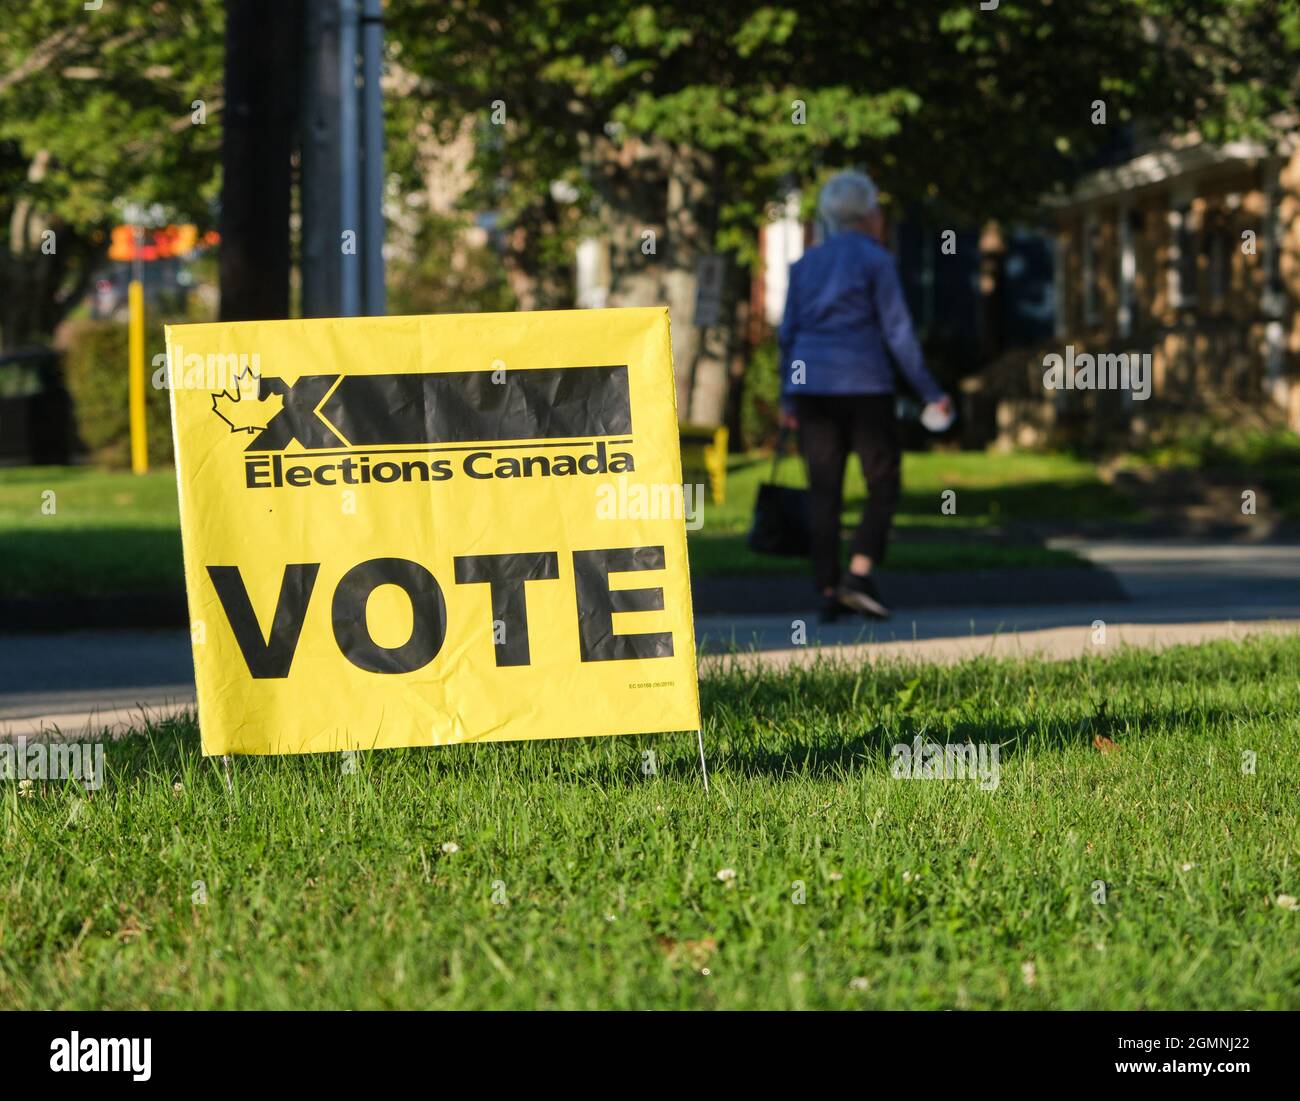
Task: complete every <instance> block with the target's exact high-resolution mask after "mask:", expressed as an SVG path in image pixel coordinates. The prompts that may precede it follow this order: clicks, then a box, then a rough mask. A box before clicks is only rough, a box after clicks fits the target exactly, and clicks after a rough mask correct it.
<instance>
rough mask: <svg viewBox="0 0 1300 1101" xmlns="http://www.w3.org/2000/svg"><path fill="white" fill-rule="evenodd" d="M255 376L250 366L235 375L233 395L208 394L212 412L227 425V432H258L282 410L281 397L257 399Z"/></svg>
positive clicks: (273, 396)
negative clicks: (210, 397)
mask: <svg viewBox="0 0 1300 1101" xmlns="http://www.w3.org/2000/svg"><path fill="white" fill-rule="evenodd" d="M258 381H259V380H258V376H257V375H255V374H254V373H253V370H252V368H251V367H245V368H244V370H243V371H242V372H241V373H240V374H238V375H236V376H235V392H234V393H233V394H231V393H229V392H228V391H226V390H222V391H221V392H220V393H216V394H213V395H212V411H213V412H214V413H216V415H217V416H218V417H220V418H221V419H222V420H223V421H225V422H226V423H227V424H228V425H230V431H231V432H249V433H252V432H261V431H262V430H263V429H264V428H266V426H267V425H268V424H270V423H271V421H272V420H273V419H274V418H275V416H276V414H277V413H279V412H280V410H281V409H283V408H284V397H283V396H282V395H281V394H271V395H270V396H269V397H266V398H258V396H257V391H258Z"/></svg>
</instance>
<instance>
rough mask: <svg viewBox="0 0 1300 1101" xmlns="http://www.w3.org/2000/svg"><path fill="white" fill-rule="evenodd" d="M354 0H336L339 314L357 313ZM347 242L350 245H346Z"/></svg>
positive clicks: (358, 235)
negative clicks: (341, 244) (340, 254)
mask: <svg viewBox="0 0 1300 1101" xmlns="http://www.w3.org/2000/svg"><path fill="white" fill-rule="evenodd" d="M359 14H360V13H359V12H358V10H357V0H339V155H340V159H339V206H340V208H341V210H340V213H341V215H342V229H343V232H344V233H349V232H350V233H351V237H350V238H348V239H347V240H345V245H344V249H343V288H342V301H341V303H340V310H339V312H340V314H341V315H342V316H344V317H355V316H357V315H358V314H359V313H360V312H361V254H360V248H361V241H360V240H359V239H360V238H362V237H363V236H364V235H363V233H362V226H361V126H360V122H361V119H360V103H359V102H358V101H359V98H360V97H359V96H358V95H357V45H358V42H357V37H358V26H357V23H358V17H359ZM348 241H350V246H349V244H348Z"/></svg>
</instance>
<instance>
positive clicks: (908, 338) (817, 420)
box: [781, 172, 952, 621]
mask: <svg viewBox="0 0 1300 1101" xmlns="http://www.w3.org/2000/svg"><path fill="white" fill-rule="evenodd" d="M818 210H819V213H820V214H821V216H822V220H823V222H824V223H825V225H826V226H827V227H828V231H829V236H828V237H827V238H826V240H825V241H824V242H823V243H822V244H820V245H818V246H816V247H815V248H812V249H810V250H809V251H808V252H806V253H805V254H804V256H803V257H802V258H801V259H800V260H799V261H797V262H796V263H795V264H794V265H793V266H792V267H791V268H790V282H789V289H788V290H787V292H786V303H785V319H784V321H783V322H782V324H781V361H782V372H783V379H782V387H781V398H782V424H783V425H784V426H785V427H787V428H797V429H798V431H799V448H800V450H801V451H802V453H803V456H804V462H805V464H806V465H807V468H808V484H809V487H810V490H811V513H812V516H811V520H812V532H811V535H812V561H813V573H814V578H815V581H816V583H817V587H818V588H819V589H820V590H821V593H822V597H823V606H822V619H823V621H831V620H834V619H835V618H837V617H838V615H839V614H840V612H841V611H843V610H844V609H846V608H847V609H849V610H851V611H854V612H858V613H861V614H863V615H867V616H871V617H873V618H877V619H887V618H888V617H889V614H890V612H889V609H888V608H887V607H886V606H885V603H884V601H883V600H882V599H881V597H880V593H879V591H878V590H877V588H876V586H875V583H874V582H873V580H872V577H871V571H872V569H873V568H874V567H876V566H878V565H880V563H881V562H882V561H883V560H884V557H885V549H886V547H887V545H888V541H889V529H890V526H891V525H892V523H893V519H894V509H895V508H896V507H897V505H898V493H899V465H900V452H899V443H898V425H897V423H896V420H895V415H894V390H895V386H894V372H893V370H892V368H891V365H890V359H889V356H890V355H892V356H893V359H894V361H895V362H896V363H897V365H898V367H899V369H900V371H901V372H902V375H903V378H904V379H905V380H906V382H907V384H908V385H909V386H910V387H911V388H912V389H913V390H914V391H916V393H917V394H918V395H919V396H920V397H921V399H922V400H924V401H925V402H927V403H933V404H935V405H936V406H937V407H938V410H939V411H941V413H942V415H943V416H945V417H946V416H949V415H950V414H951V408H952V403H951V400H950V399H949V398H948V396H947V395H946V394H945V393H944V392H943V390H942V388H941V387H940V386H939V384H938V383H937V382H936V381H935V380H934V377H933V376H932V375H931V374H930V372H929V371H928V370H926V368H925V364H924V362H923V360H922V356H921V347H920V344H919V343H918V342H917V339H916V333H915V332H914V330H913V328H912V319H911V317H910V315H909V314H908V312H907V304H906V302H904V300H903V290H902V287H901V285H900V284H899V280H898V270H897V268H896V267H895V264H894V259H893V257H892V256H890V254H889V253H888V252H887V251H886V250H885V249H884V247H883V246H882V245H881V244H880V243H879V241H878V238H879V237H880V235H881V232H882V228H883V220H882V218H881V214H880V208H879V206H878V205H877V192H876V186H875V184H873V183H872V182H871V179H870V177H868V176H865V175H863V174H862V173H859V172H842V173H840V174H839V175H837V176H835V177H833V178H832V179H831V180H829V181H828V182H827V183H826V185H825V186H824V187H823V188H822V192H821V195H820V197H819V200H818ZM851 451H852V452H855V453H856V454H857V456H858V461H859V462H860V463H861V464H862V474H863V476H864V478H865V479H866V482H867V492H868V496H867V503H866V507H865V508H864V510H863V513H862V519H861V521H860V522H859V524H858V526H857V528H856V529H855V530H854V532H853V539H852V542H851V544H850V559H849V572H848V574H847V575H842V574H841V567H840V510H841V507H842V503H843V493H844V463H845V460H846V458H847V457H848V455H849V452H851Z"/></svg>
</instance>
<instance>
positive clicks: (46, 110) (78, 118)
mask: <svg viewBox="0 0 1300 1101" xmlns="http://www.w3.org/2000/svg"><path fill="white" fill-rule="evenodd" d="M224 22H225V21H224V5H223V4H222V2H221V0H151V2H150V3H148V4H135V3H121V2H115V0H110V2H108V3H105V4H104V5H103V6H102V7H100V8H99V9H98V10H95V11H86V10H84V7H83V5H82V4H80V3H44V2H39V3H38V2H31V0H19V2H17V3H11V4H8V5H6V8H5V13H4V18H3V32H0V328H2V329H3V332H0V337H2V338H3V340H4V341H5V343H7V344H15V343H21V342H24V341H26V340H39V339H47V338H48V337H49V336H50V334H51V333H52V332H53V331H54V329H55V327H56V326H57V324H58V322H59V321H60V320H61V319H62V317H63V316H64V315H66V314H67V312H68V311H69V310H70V309H71V308H72V307H73V306H74V305H75V304H76V302H77V301H78V299H79V298H80V296H81V294H82V293H83V292H84V290H85V289H86V287H87V286H88V282H89V280H90V278H91V276H92V275H93V273H94V271H95V269H96V268H97V266H98V265H99V264H101V263H102V262H103V260H104V257H105V254H106V250H107V245H108V235H107V234H108V230H109V228H110V227H111V226H112V225H113V224H115V223H120V222H121V221H122V220H123V214H124V211H125V208H126V206H127V204H130V203H136V204H142V205H145V206H149V205H152V204H158V205H159V206H160V207H161V214H162V216H163V217H164V218H165V219H167V220H168V221H187V222H194V223H196V224H197V225H198V226H199V227H200V229H207V228H210V227H211V226H212V224H213V215H214V212H215V203H216V199H217V195H218V180H219V172H218V169H219V164H220V149H221V124H220V115H221V108H222V102H223V92H222V61H223V27H224ZM198 100H202V101H203V103H204V105H205V106H206V111H207V121H206V122H204V123H202V124H196V123H195V122H193V121H192V117H193V114H192V113H193V111H194V106H193V105H194V103H195V102H196V101H198ZM256 170H257V166H255V165H249V166H248V171H256ZM47 230H50V231H53V232H54V234H55V235H56V240H57V251H55V252H53V253H49V254H47V253H44V252H42V251H40V247H41V244H42V235H43V234H44V232H45V231H47Z"/></svg>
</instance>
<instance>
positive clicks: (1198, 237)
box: [965, 130, 1300, 447]
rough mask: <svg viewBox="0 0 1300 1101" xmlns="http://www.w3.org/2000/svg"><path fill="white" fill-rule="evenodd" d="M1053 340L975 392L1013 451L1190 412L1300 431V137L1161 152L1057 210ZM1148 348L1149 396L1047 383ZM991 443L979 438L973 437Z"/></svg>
mask: <svg viewBox="0 0 1300 1101" xmlns="http://www.w3.org/2000/svg"><path fill="white" fill-rule="evenodd" d="M1049 205H1050V209H1051V214H1052V219H1053V222H1054V245H1055V248H1054V252H1055V263H1054V280H1053V282H1054V290H1055V295H1054V297H1055V302H1054V306H1055V309H1054V314H1055V325H1054V331H1053V333H1052V334H1051V336H1050V338H1048V339H1045V340H1043V341H1041V342H1040V343H1038V344H1036V345H1033V346H1032V347H1031V348H1030V349H1029V350H1027V351H1026V350H1020V351H1008V352H1004V353H1003V354H1001V355H1000V356H998V357H996V358H995V360H994V362H993V363H992V364H991V366H990V367H989V368H987V369H986V370H985V371H984V372H982V373H981V375H980V376H979V377H978V378H977V379H974V380H972V381H971V382H970V384H969V385H968V386H967V387H966V388H965V390H966V399H967V400H966V405H967V412H968V414H969V415H968V418H967V419H968V422H969V423H970V425H971V428H972V430H973V431H978V432H979V433H982V434H983V435H984V436H985V437H987V438H996V439H997V440H998V441H999V442H1000V443H1002V444H1004V445H1007V446H1033V445H1037V444H1044V443H1075V444H1084V445H1087V446H1093V447H1107V446H1123V445H1124V444H1126V443H1132V442H1137V441H1139V440H1140V439H1141V438H1143V437H1144V436H1145V435H1147V434H1148V433H1149V432H1150V431H1151V430H1152V429H1154V428H1157V427H1158V426H1159V425H1160V423H1161V422H1162V421H1163V420H1164V419H1166V418H1168V417H1170V416H1173V415H1177V414H1183V413H1216V414H1219V415H1226V416H1235V415H1238V411H1240V410H1250V411H1251V412H1253V413H1255V414H1258V416H1259V417H1260V418H1262V419H1265V420H1272V421H1279V422H1285V423H1286V424H1287V425H1288V426H1289V427H1291V428H1292V429H1295V430H1300V141H1297V134H1296V132H1295V131H1294V130H1293V131H1292V132H1291V135H1290V137H1288V138H1286V139H1284V140H1282V141H1281V142H1278V143H1275V144H1263V143H1260V142H1254V141H1238V142H1233V143H1231V144H1227V145H1222V146H1216V145H1212V144H1210V143H1207V142H1204V141H1202V140H1200V138H1199V137H1197V136H1194V135H1193V136H1191V137H1187V138H1184V139H1179V140H1169V141H1162V142H1150V143H1147V144H1146V146H1145V147H1144V148H1136V149H1132V150H1130V152H1129V155H1127V156H1124V157H1122V158H1119V159H1117V160H1116V161H1115V162H1114V163H1111V164H1108V165H1105V166H1104V167H1100V168H1098V169H1096V170H1095V171H1093V172H1091V173H1090V174H1088V175H1087V176H1086V177H1085V178H1083V179H1082V180H1081V181H1080V182H1079V183H1078V185H1077V186H1076V187H1075V188H1074V189H1073V190H1072V191H1071V192H1070V193H1069V194H1068V195H1066V196H1064V197H1061V198H1058V199H1056V200H1053V201H1052V202H1051V203H1050V204H1049ZM1067 346H1071V347H1073V349H1074V350H1075V352H1076V353H1080V352H1086V353H1090V354H1092V355H1097V354H1100V353H1112V354H1117V353H1128V354H1134V353H1136V354H1149V355H1150V356H1151V394H1150V397H1149V398H1147V399H1146V400H1135V399H1134V397H1133V394H1132V393H1131V392H1129V391H1113V390H1112V391H1105V390H1090V391H1088V390H1077V389H1076V390H1063V389H1056V390H1047V389H1046V388H1045V387H1044V384H1043V370H1044V367H1043V357H1044V356H1045V355H1047V354H1049V353H1058V354H1060V353H1062V352H1063V351H1064V349H1065V348H1066V347H1067ZM973 442H979V441H973Z"/></svg>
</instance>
